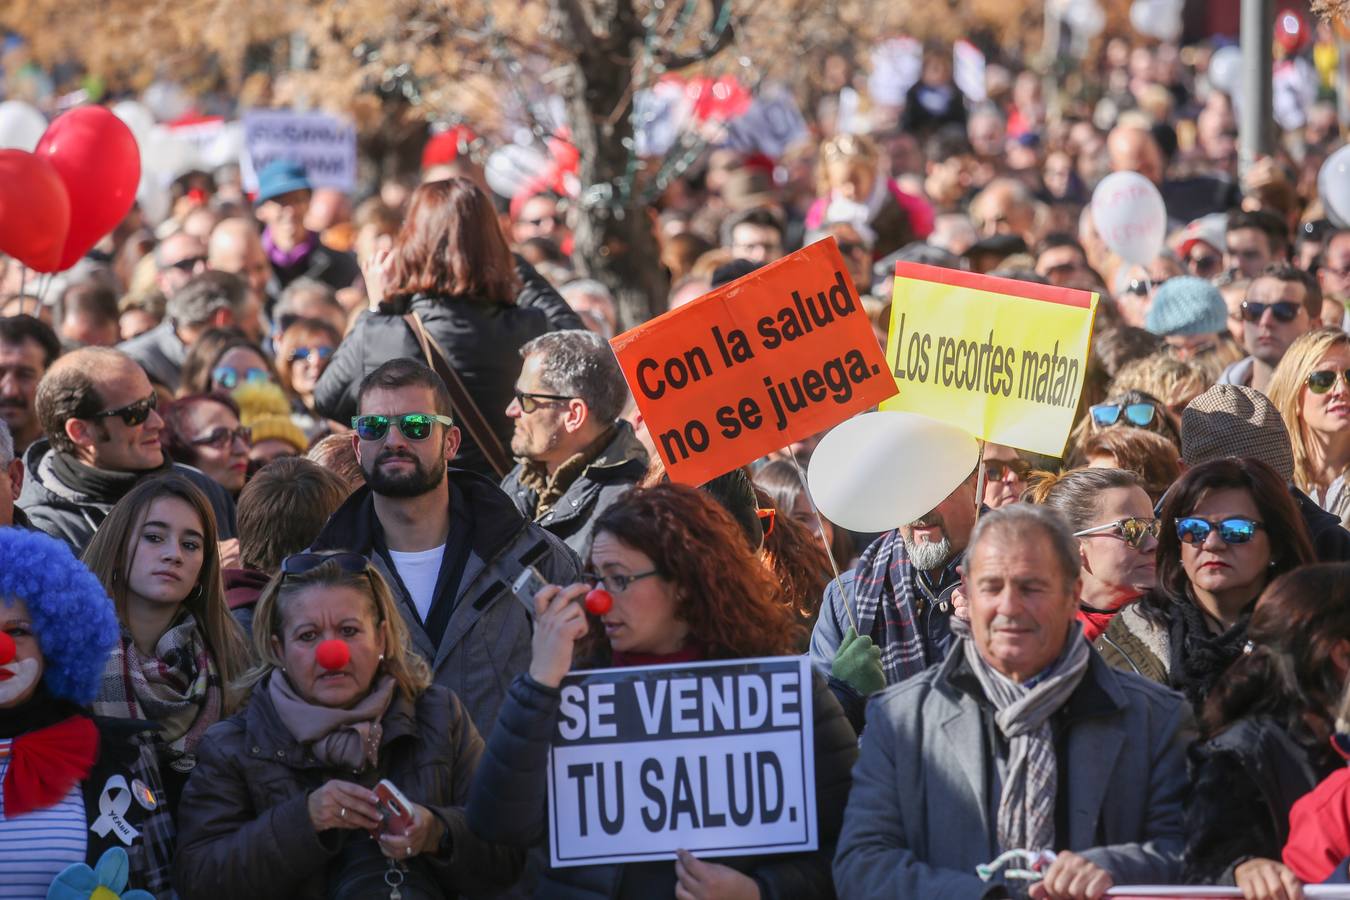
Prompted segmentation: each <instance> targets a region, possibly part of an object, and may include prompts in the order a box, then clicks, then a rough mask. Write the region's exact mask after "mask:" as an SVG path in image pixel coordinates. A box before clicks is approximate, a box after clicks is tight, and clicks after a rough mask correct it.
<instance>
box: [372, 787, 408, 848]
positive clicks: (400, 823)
mask: <svg viewBox="0 0 1350 900" xmlns="http://www.w3.org/2000/svg"><path fill="white" fill-rule="evenodd" d="M375 797H376V798H377V801H376V802H377V805H378V806H379V808H380V828H379V833H380V834H393V835H405V834H407V833H408V831H409V829H411V828H412V825H413V811H412V803H411V802H410V801H409V800H408V798H407V797H405V796H403V792H402V791H400V790H399V789H398V788H396V787H395V786H394V783H393V782H392V781H390V780H389V779H387V778H384V779H381V780H380V783H379V784H377V785H375Z"/></svg>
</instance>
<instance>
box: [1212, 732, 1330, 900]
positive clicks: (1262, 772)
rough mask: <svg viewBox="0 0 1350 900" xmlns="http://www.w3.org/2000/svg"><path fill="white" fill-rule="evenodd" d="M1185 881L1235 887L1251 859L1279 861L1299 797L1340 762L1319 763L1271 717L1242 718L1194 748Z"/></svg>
mask: <svg viewBox="0 0 1350 900" xmlns="http://www.w3.org/2000/svg"><path fill="white" fill-rule="evenodd" d="M1189 755H1190V769H1191V796H1190V800H1189V801H1188V802H1187V804H1186V835H1187V837H1186V854H1185V871H1186V875H1185V877H1186V881H1187V882H1188V883H1190V884H1234V883H1235V882H1234V878H1233V870H1234V869H1235V868H1237V866H1238V865H1240V864H1241V863H1243V862H1246V861H1247V860H1248V859H1251V858H1252V857H1261V858H1265V859H1274V860H1278V859H1280V854H1281V852H1282V851H1283V849H1284V844H1285V841H1286V840H1287V839H1288V837H1289V811H1290V809H1292V808H1293V806H1294V802H1295V801H1296V800H1298V799H1299V798H1300V797H1302V796H1303V795H1304V794H1307V793H1309V792H1310V791H1312V790H1313V788H1315V787H1317V784H1318V782H1319V781H1321V780H1322V779H1323V778H1325V777H1326V776H1328V775H1330V774H1331V773H1332V772H1334V771H1335V767H1334V766H1333V767H1329V768H1328V767H1326V766H1325V764H1324V765H1323V766H1319V765H1318V764H1317V763H1316V762H1315V761H1314V759H1313V758H1312V755H1311V754H1309V752H1308V751H1307V749H1305V748H1304V747H1302V746H1300V745H1299V743H1298V742H1296V741H1295V740H1294V739H1293V738H1292V737H1290V735H1289V732H1288V729H1286V728H1285V727H1284V726H1283V725H1282V724H1280V723H1279V722H1276V721H1275V720H1274V719H1271V718H1268V717H1265V716H1253V717H1251V718H1246V719H1241V720H1239V721H1237V722H1236V723H1234V724H1233V725H1231V726H1230V727H1229V728H1227V729H1225V730H1224V731H1223V732H1221V733H1220V734H1218V735H1216V736H1215V737H1213V738H1211V739H1210V740H1209V741H1206V742H1204V743H1199V744H1196V745H1195V746H1193V747H1192V748H1191V750H1190V754H1189Z"/></svg>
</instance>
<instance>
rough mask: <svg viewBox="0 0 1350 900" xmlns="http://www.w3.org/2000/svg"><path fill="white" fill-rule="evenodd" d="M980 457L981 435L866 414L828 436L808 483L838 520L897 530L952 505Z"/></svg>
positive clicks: (916, 418)
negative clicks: (952, 497) (952, 495)
mask: <svg viewBox="0 0 1350 900" xmlns="http://www.w3.org/2000/svg"><path fill="white" fill-rule="evenodd" d="M979 455H980V451H979V445H978V444H977V443H976V441H975V438H973V437H971V436H970V435H969V434H967V433H966V432H964V431H962V430H961V429H959V428H956V427H954V426H952V425H948V424H946V423H944V422H939V421H937V420H936V419H930V418H928V417H927V416H920V415H915V414H914V413H907V412H891V411H884V412H874V413H865V414H863V415H861V416H855V417H854V418H852V419H849V420H848V421H846V422H844V423H842V424H840V425H838V426H836V427H835V428H834V429H833V430H831V431H830V433H829V434H827V435H825V437H824V438H823V439H822V440H821V442H820V445H819V446H818V447H816V450H815V452H814V453H812V454H811V462H810V465H809V467H808V469H807V476H806V482H807V485H808V487H809V488H810V490H811V497H812V499H813V500H815V502H816V507H817V508H818V509H819V510H820V514H821V515H822V516H825V517H826V518H827V519H829V520H830V521H832V522H836V523H838V524H839V525H842V526H844V527H845V528H848V529H851V530H853V531H862V532H872V531H889V530H890V529H892V528H897V527H899V526H901V525H908V524H909V523H910V522H913V521H914V520H915V519H918V518H920V517H921V516H923V515H924V514H925V513H927V512H929V511H930V510H932V509H933V508H934V507H936V506H937V505H938V504H939V503H941V502H942V501H943V500H945V499H946V498H947V495H948V494H950V493H951V492H952V491H953V490H955V489H956V487H957V486H958V485H959V484H961V482H963V481H965V480H966V478H968V477H969V476H970V473H971V472H973V471H974V470H975V464H976V463H977V462H978V461H979ZM972 502H973V501H972Z"/></svg>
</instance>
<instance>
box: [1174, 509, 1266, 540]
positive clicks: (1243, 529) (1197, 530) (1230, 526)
mask: <svg viewBox="0 0 1350 900" xmlns="http://www.w3.org/2000/svg"><path fill="white" fill-rule="evenodd" d="M1265 527H1266V526H1265V525H1264V524H1262V523H1261V522H1256V521H1253V520H1251V519H1248V518H1246V517H1244V516H1234V517H1233V518H1231V519H1224V520H1222V521H1220V522H1211V521H1209V520H1208V519H1201V518H1197V517H1196V516H1187V517H1185V518H1184V519H1177V537H1178V538H1180V539H1181V541H1182V542H1183V543H1186V544H1203V543H1204V542H1205V540H1206V539H1207V538H1208V537H1209V533H1210V532H1211V531H1213V530H1215V529H1216V528H1217V529H1218V530H1219V540H1221V541H1223V542H1224V543H1225V544H1245V543H1247V542H1248V541H1250V540H1251V539H1252V538H1254V537H1256V532H1257V530H1258V529H1261V528H1265Z"/></svg>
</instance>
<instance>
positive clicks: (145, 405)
mask: <svg viewBox="0 0 1350 900" xmlns="http://www.w3.org/2000/svg"><path fill="white" fill-rule="evenodd" d="M158 405H159V395H158V394H155V393H153V392H152V393H151V394H150V395H149V396H146V397H142V398H141V399H139V400H137V401H136V402H134V403H128V404H127V405H126V406H119V407H117V409H105V410H104V411H103V412H99V413H94V414H93V415H92V416H89V418H91V419H111V418H112V417H113V416H121V417H122V421H123V422H124V423H126V424H127V425H129V426H131V427H133V428H134V427H135V426H137V425H140V424H141V423H142V422H144V421H145V420H146V419H148V418H150V412H151V410H153V409H154V408H155V407H156V406H158Z"/></svg>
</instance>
